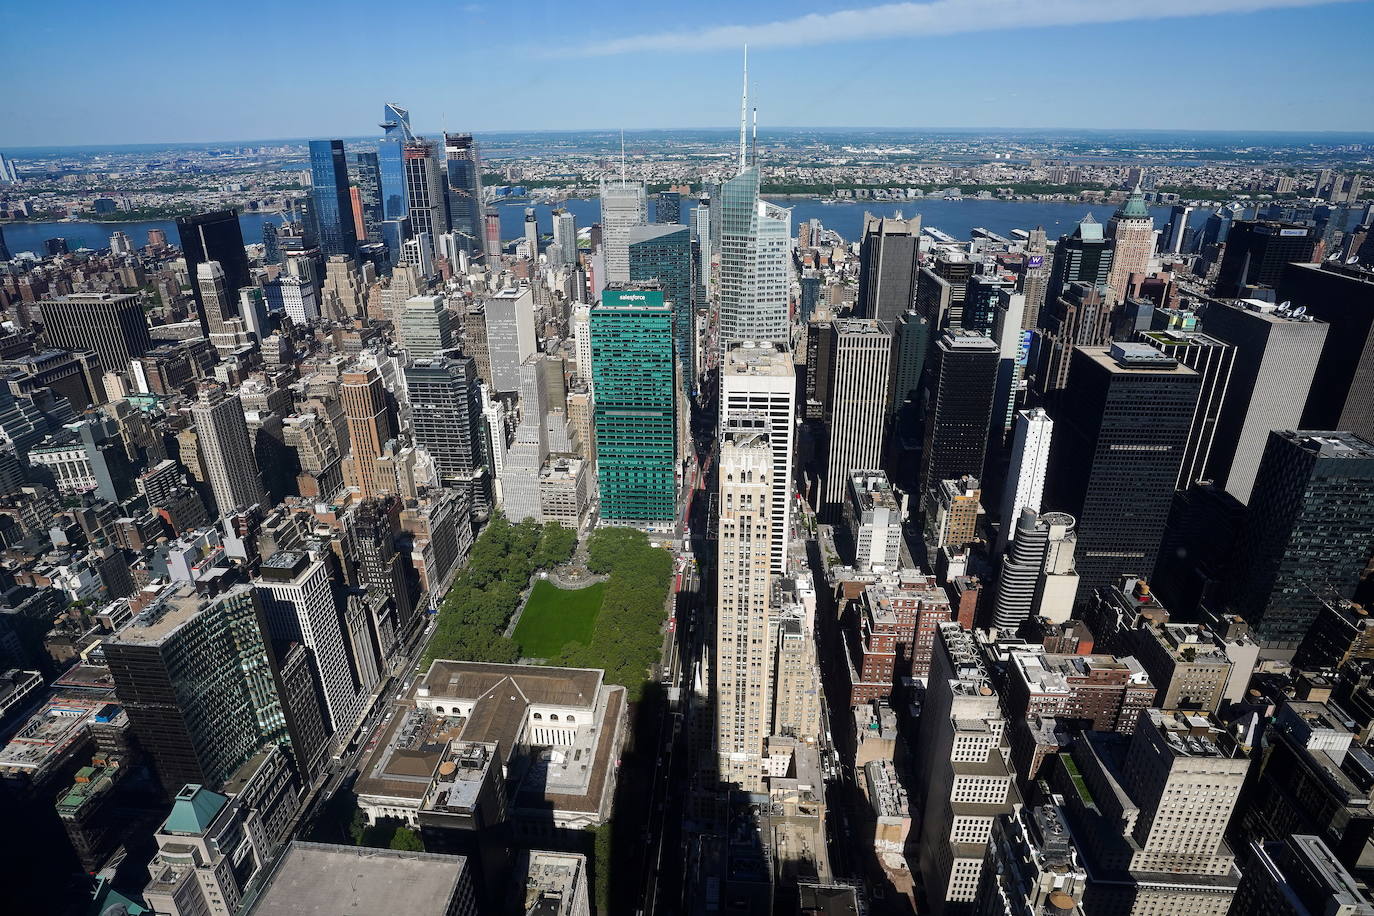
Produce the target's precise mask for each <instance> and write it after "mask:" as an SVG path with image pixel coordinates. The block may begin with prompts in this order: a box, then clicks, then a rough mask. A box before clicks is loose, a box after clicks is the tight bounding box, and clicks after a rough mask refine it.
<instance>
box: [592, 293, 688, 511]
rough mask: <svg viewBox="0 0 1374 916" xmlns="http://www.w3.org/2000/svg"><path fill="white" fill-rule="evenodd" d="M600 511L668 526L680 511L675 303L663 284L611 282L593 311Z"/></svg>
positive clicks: (593, 372)
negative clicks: (647, 285)
mask: <svg viewBox="0 0 1374 916" xmlns="http://www.w3.org/2000/svg"><path fill="white" fill-rule="evenodd" d="M591 334H592V380H593V390H594V391H595V413H594V422H595V429H596V451H597V470H598V474H599V477H600V482H601V517H602V518H603V519H606V520H608V521H609V520H616V521H619V522H623V523H628V524H632V525H644V526H646V527H650V528H663V527H667V526H670V525H671V524H672V521H673V518H674V516H675V512H676V475H675V466H676V456H677V441H676V432H677V423H676V415H675V408H676V405H677V397H676V392H675V390H674V387H673V316H672V307H671V306H669V305H668V304H667V303H666V302H664V299H663V292H662V290H657V289H644V288H641V289H634V288H614V287H612V288H608V289H606V290H605V291H604V292H603V293H602V295H601V301H600V302H599V303H598V304H597V305H595V306H593V308H592V314H591Z"/></svg>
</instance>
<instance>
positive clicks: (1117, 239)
mask: <svg viewBox="0 0 1374 916" xmlns="http://www.w3.org/2000/svg"><path fill="white" fill-rule="evenodd" d="M1107 238H1109V239H1111V241H1112V268H1111V271H1110V273H1108V274H1107V285H1108V286H1110V287H1111V289H1112V293H1113V296H1114V301H1116V302H1124V301H1125V300H1126V299H1128V298H1129V297H1130V296H1131V295H1132V294H1133V291H1132V289H1131V278H1132V277H1133V276H1135V277H1137V278H1140V279H1143V278H1144V276H1145V271H1146V270H1147V269H1148V268H1149V265H1150V257H1151V256H1152V255H1153V254H1154V251H1155V221H1154V217H1152V216H1150V208H1149V207H1147V206H1145V195H1144V194H1143V193H1141V190H1140V186H1139V185H1136V188H1135V190H1134V191H1132V192H1131V194H1130V196H1129V197H1127V198H1126V200H1125V202H1123V203H1122V204H1121V206H1120V207H1117V209H1116V212H1115V213H1113V214H1112V218H1111V219H1110V220H1108V221H1107Z"/></svg>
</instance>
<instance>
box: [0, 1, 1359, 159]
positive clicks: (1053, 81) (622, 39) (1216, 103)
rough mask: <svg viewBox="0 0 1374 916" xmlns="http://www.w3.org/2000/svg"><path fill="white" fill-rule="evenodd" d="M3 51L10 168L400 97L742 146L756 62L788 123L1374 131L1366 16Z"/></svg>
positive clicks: (79, 27)
mask: <svg viewBox="0 0 1374 916" xmlns="http://www.w3.org/2000/svg"><path fill="white" fill-rule="evenodd" d="M1199 11H1208V12H1209V14H1207V15H1195V14H1196V13H1197V12H1199ZM1161 17H1163V18H1161ZM1044 23H1050V24H1048V25H1046V24H1044ZM0 35H4V36H6V38H5V41H4V50H5V65H4V68H3V70H0V73H2V74H3V76H0V81H3V82H0V149H3V148H6V147H15V146H28V145H44V146H46V145H59V144H101V143H111V144H113V143H138V142H164V141H166V142H173V141H213V140H234V139H257V138H269V137H304V136H359V135H366V134H371V133H374V132H376V121H377V112H378V110H379V109H380V107H381V105H382V103H383V102H384V101H387V100H395V101H397V102H400V103H401V104H403V105H406V106H408V107H409V108H410V110H411V112H412V118H413V121H414V124H415V126H416V128H417V129H419V130H422V131H423V130H435V129H438V128H439V127H440V126H441V125H446V126H447V127H448V128H449V129H453V130H459V129H467V130H520V129H577V128H614V127H626V128H630V129H634V128H654V127H678V126H682V127H703V126H721V127H725V126H729V125H731V124H733V123H735V122H736V119H737V118H738V110H739V109H738V106H739V101H738V97H739V83H740V78H739V67H740V51H739V47H740V46H741V45H742V44H743V43H744V42H745V41H749V42H750V44H751V49H750V82H751V84H752V89H751V95H752V98H753V100H754V101H756V103H757V105H758V107H759V119H760V123H761V124H763V125H769V126H892V127H919V126H932V127H935V126H938V127H990V126H1004V127H1114V128H1126V127H1142V128H1183V129H1223V130H1224V129H1237V130H1254V129H1272V130H1374V91H1371V89H1370V87H1371V86H1374V55H1371V54H1370V53H1369V50H1368V49H1369V47H1370V45H1371V40H1372V39H1374V2H1370V0H919V2H914V3H889V4H883V5H877V4H873V3H869V2H866V0H790V2H781V0H754V2H745V3H741V2H738V0H734V2H725V0H704V2H685V3H684V2H678V3H672V4H666V3H656V2H634V0H615V2H613V0H587V2H571V0H568V2H560V0H520V2H513V3H512V2H499V3H498V2H490V0H476V2H471V3H467V2H461V0H459V2H431V0H407V2H405V3H403V4H389V3H377V2H360V0H333V2H317V0H296V2H292V3H286V4H283V3H279V2H272V3H267V2H261V0H246V2H227V3H212V2H202V0H191V2H179V3H172V2H166V0H146V2H142V3H138V4H127V3H109V2H106V0H101V2H91V0H73V2H68V3H64V4H60V5H53V4H50V3H45V2H37V0H7V2H4V3H0Z"/></svg>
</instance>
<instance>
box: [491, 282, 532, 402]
mask: <svg viewBox="0 0 1374 916" xmlns="http://www.w3.org/2000/svg"><path fill="white" fill-rule="evenodd" d="M486 318H487V322H486V324H487V352H488V354H489V355H490V358H491V378H490V379H489V381H490V382H491V387H492V390H493V391H500V392H510V391H518V390H519V388H520V367H521V366H522V365H524V363H525V360H527V359H529V358H530V357H531V356H533V355H534V352H535V340H534V292H533V291H532V290H530V289H529V288H528V287H510V286H508V287H506V288H505V289H501V290H497V292H496V295H494V296H491V297H490V298H488V299H487V302H486Z"/></svg>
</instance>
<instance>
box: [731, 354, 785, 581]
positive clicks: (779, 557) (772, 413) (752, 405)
mask: <svg viewBox="0 0 1374 916" xmlns="http://www.w3.org/2000/svg"><path fill="white" fill-rule="evenodd" d="M720 386H721V387H720V417H721V426H722V433H724V432H725V431H727V430H728V429H729V428H730V425H731V424H732V423H733V422H734V418H735V417H736V416H746V415H747V416H751V417H758V418H761V419H762V420H764V421H766V427H765V428H766V430H767V432H768V442H769V448H770V451H771V452H772V456H773V467H772V472H771V479H772V489H773V494H772V500H771V505H772V511H771V513H770V519H771V525H772V529H773V530H772V537H771V542H772V564H771V567H770V568H771V571H772V573H773V575H778V576H780V575H782V574H783V573H784V572H786V569H787V542H788V535H789V533H790V531H791V522H792V500H791V495H792V448H793V442H792V439H793V424H794V422H795V420H796V412H797V411H796V399H797V382H796V373H795V370H794V369H793V367H792V358H791V356H790V355H788V353H787V352H786V350H783V349H780V348H778V347H774V346H773V345H771V344H767V343H762V344H756V343H753V342H752V341H746V342H744V343H739V344H732V345H731V346H730V348H729V349H728V350H727V351H726V352H725V364H724V366H723V367H722V368H721V376H720Z"/></svg>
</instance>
